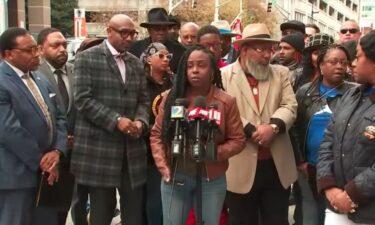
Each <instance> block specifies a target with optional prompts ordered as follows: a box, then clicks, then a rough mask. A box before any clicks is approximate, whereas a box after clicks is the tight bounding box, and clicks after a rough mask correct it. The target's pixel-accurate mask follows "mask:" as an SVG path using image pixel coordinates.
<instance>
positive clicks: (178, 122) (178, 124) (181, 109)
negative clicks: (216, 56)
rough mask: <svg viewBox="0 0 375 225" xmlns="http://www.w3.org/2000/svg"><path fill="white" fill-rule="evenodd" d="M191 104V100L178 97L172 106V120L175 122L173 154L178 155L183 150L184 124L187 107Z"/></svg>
mask: <svg viewBox="0 0 375 225" xmlns="http://www.w3.org/2000/svg"><path fill="white" fill-rule="evenodd" d="M188 105H189V100H187V99H185V98H177V99H176V100H175V105H173V106H172V107H171V120H172V121H174V122H175V128H174V135H173V140H172V155H174V156H178V155H180V154H181V150H182V142H183V136H184V135H182V126H183V124H182V123H183V121H184V120H185V116H186V110H185V108H186V107H187V106H188Z"/></svg>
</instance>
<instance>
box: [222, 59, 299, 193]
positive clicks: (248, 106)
mask: <svg viewBox="0 0 375 225" xmlns="http://www.w3.org/2000/svg"><path fill="white" fill-rule="evenodd" d="M271 69H272V75H271V77H270V79H269V80H268V81H264V82H259V108H260V109H259V110H258V107H257V105H256V102H255V100H254V97H253V93H252V91H251V90H250V85H249V83H248V81H247V79H246V76H245V74H244V72H243V70H242V68H241V66H240V63H239V61H238V60H237V61H236V62H235V63H233V64H231V65H229V66H226V67H224V68H222V79H223V85H224V88H225V90H226V91H227V93H228V94H230V95H232V96H234V97H235V98H236V100H237V105H238V108H239V111H240V115H241V119H242V123H243V126H245V125H246V124H247V123H249V122H250V123H251V124H253V125H254V126H256V125H259V124H264V123H269V122H270V118H279V119H281V120H282V121H284V123H285V125H286V129H287V130H289V128H290V127H291V126H292V124H293V122H294V120H295V118H296V112H297V101H296V98H295V95H294V92H293V89H292V86H291V84H290V81H289V77H288V69H287V68H286V67H283V66H279V65H271ZM270 149H271V154H272V157H273V160H274V162H275V165H276V169H277V172H278V174H279V178H280V181H281V184H282V185H283V186H284V188H287V187H289V186H290V185H291V184H292V183H293V182H294V181H295V180H296V179H297V169H296V163H295V159H294V154H293V149H292V144H291V142H290V138H289V135H288V132H286V133H281V134H278V135H277V136H276V137H275V139H274V140H273V142H272V143H271V146H270ZM257 158H258V146H257V143H254V142H253V141H252V140H250V139H247V141H246V147H245V149H244V150H243V151H242V152H241V153H240V154H238V155H235V156H234V157H232V158H230V159H229V168H228V170H227V172H226V176H227V185H228V186H227V189H228V190H229V191H231V192H235V193H248V192H249V191H250V190H251V188H252V186H253V182H254V178H255V173H256V167H257Z"/></svg>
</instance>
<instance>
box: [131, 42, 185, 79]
mask: <svg viewBox="0 0 375 225" xmlns="http://www.w3.org/2000/svg"><path fill="white" fill-rule="evenodd" d="M150 44H151V38H150V37H148V38H145V39H143V40H140V41H136V42H134V43H133V45H132V46H131V48H130V50H129V52H130V53H132V54H133V55H135V56H137V57H138V58H139V57H140V56H141V54H142V52H143V51H144V50H146V48H147V47H148V46H149V45H150ZM163 44H164V45H165V47H167V49H168V51H169V53H172V54H173V57H172V60H171V62H170V64H169V65H170V66H171V69H172V71H173V73H177V68H178V64H179V62H180V58H181V57H182V55H183V54H184V52H185V50H186V49H185V47H184V46H182V45H181V44H180V43H178V42H177V41H172V40H169V39H168V40H167V41H166V42H165V43H163Z"/></svg>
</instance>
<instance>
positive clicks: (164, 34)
mask: <svg viewBox="0 0 375 225" xmlns="http://www.w3.org/2000/svg"><path fill="white" fill-rule="evenodd" d="M147 19H148V22H145V23H141V24H140V26H141V27H144V28H147V30H148V33H149V35H150V36H149V37H147V38H145V39H143V40H140V41H136V42H134V43H133V45H132V46H131V48H130V50H129V52H130V53H132V54H133V55H135V56H137V57H140V56H141V54H142V52H143V51H144V50H145V49H146V48H147V47H148V46H149V45H150V44H151V43H153V42H161V43H163V44H164V45H165V46H166V47H167V49H168V51H169V53H172V54H173V57H172V60H171V61H170V66H171V70H172V71H173V72H174V73H176V72H177V67H178V63H179V61H180V58H181V56H182V54H183V53H184V52H185V47H183V46H182V45H181V44H180V43H178V42H176V41H174V40H170V39H169V38H168V31H169V27H170V26H173V25H175V22H172V21H170V20H169V18H168V14H167V11H166V10H165V9H164V8H153V9H150V11H149V12H148V14H147Z"/></svg>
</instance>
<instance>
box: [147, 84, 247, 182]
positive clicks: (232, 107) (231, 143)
mask: <svg viewBox="0 0 375 225" xmlns="http://www.w3.org/2000/svg"><path fill="white" fill-rule="evenodd" d="M166 95H167V94H166ZM165 100H166V96H165V97H164V98H163V102H162V103H161V104H160V108H159V114H158V116H157V117H156V120H155V124H154V126H153V128H152V130H151V136H150V142H151V150H152V155H153V157H154V160H155V164H156V166H157V167H158V169H159V171H160V173H161V174H162V175H164V174H165V173H167V171H171V168H170V165H169V164H170V163H169V162H170V151H169V148H170V145H168V146H167V145H164V144H163V142H162V135H161V130H162V121H163V117H164V105H165ZM206 101H207V104H210V103H214V102H215V103H217V105H218V111H220V112H221V115H222V122H221V124H220V126H219V130H220V132H219V133H220V135H218V136H217V139H216V143H217V146H218V153H217V160H216V161H208V162H207V161H206V162H205V168H206V173H207V178H208V179H214V178H216V177H219V176H222V175H224V174H225V171H226V170H227V168H228V159H229V158H230V157H232V156H234V155H236V154H238V153H240V152H241V151H242V150H243V149H244V148H245V135H244V132H243V126H242V122H241V118H240V114H239V111H238V108H237V104H236V99H235V98H233V97H231V96H230V95H228V94H226V93H225V92H224V91H222V90H220V89H218V88H216V87H214V86H213V87H212V88H211V90H210V92H209V94H208V95H207V96H206Z"/></svg>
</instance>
